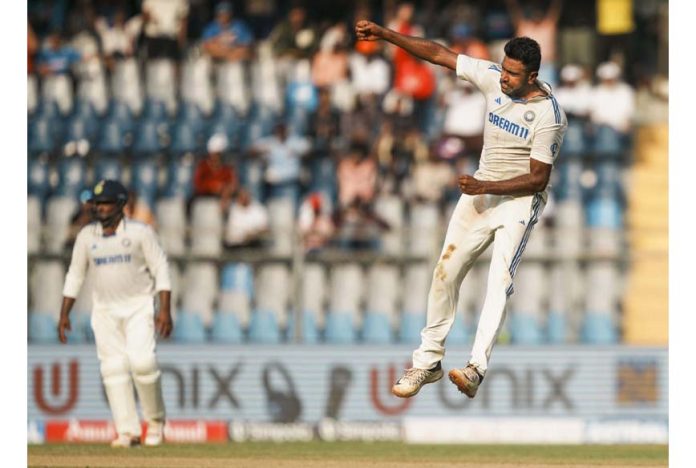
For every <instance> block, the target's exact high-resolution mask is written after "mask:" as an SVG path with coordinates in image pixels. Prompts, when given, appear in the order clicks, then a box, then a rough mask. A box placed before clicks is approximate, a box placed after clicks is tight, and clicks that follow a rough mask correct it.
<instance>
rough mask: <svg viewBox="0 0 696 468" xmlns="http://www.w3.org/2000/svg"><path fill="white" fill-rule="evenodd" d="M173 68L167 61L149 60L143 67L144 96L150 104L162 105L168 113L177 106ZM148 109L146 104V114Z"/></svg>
mask: <svg viewBox="0 0 696 468" xmlns="http://www.w3.org/2000/svg"><path fill="white" fill-rule="evenodd" d="M175 67H176V66H175V64H174V62H173V61H171V60H168V59H153V60H149V61H148V62H147V64H146V65H145V95H146V96H147V98H148V100H149V101H150V102H159V103H162V104H163V105H164V106H165V107H166V109H167V110H168V111H169V112H170V113H171V112H174V110H175V108H176V104H177V101H176V94H177V93H176V88H177V85H176V76H175V75H176V70H175ZM148 108H149V105H148V104H146V105H145V113H146V114H147V113H148ZM146 117H147V118H149V117H150V115H149V114H147V115H146Z"/></svg>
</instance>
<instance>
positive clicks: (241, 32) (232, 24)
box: [202, 1, 254, 62]
mask: <svg viewBox="0 0 696 468" xmlns="http://www.w3.org/2000/svg"><path fill="white" fill-rule="evenodd" d="M202 39H203V50H204V51H205V52H206V53H208V54H209V55H210V56H211V57H212V58H214V59H216V60H220V61H226V62H236V61H239V60H247V59H248V58H249V57H250V55H251V44H252V42H253V40H254V37H253V35H252V33H251V30H250V29H249V27H248V26H247V24H246V23H245V22H244V21H242V20H240V19H236V18H234V17H233V10H232V4H231V3H230V2H227V1H223V2H220V3H218V4H217V6H216V7H215V20H214V21H212V22H211V23H210V24H209V25H208V26H206V28H205V30H204V31H203V35H202Z"/></svg>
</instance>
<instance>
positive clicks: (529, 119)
mask: <svg viewBox="0 0 696 468" xmlns="http://www.w3.org/2000/svg"><path fill="white" fill-rule="evenodd" d="M534 117H536V114H535V113H534V111H527V112H525V113H524V115H523V116H522V118H523V119H524V121H525V122H527V123H532V122H533V121H534Z"/></svg>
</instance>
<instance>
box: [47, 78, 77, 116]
mask: <svg viewBox="0 0 696 468" xmlns="http://www.w3.org/2000/svg"><path fill="white" fill-rule="evenodd" d="M41 99H42V100H43V101H47V102H55V103H56V104H57V105H58V109H59V110H60V113H61V114H62V115H67V114H68V113H70V111H71V110H72V107H73V89H72V82H71V81H70V77H69V76H68V75H67V74H59V75H49V76H47V77H44V79H43V80H42V85H41Z"/></svg>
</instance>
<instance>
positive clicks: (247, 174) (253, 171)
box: [238, 158, 266, 201]
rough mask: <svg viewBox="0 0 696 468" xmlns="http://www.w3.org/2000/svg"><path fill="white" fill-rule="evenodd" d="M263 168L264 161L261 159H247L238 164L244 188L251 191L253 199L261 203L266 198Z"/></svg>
mask: <svg viewBox="0 0 696 468" xmlns="http://www.w3.org/2000/svg"><path fill="white" fill-rule="evenodd" d="M263 166H264V164H263V161H262V160H261V159H259V158H246V159H243V160H241V161H239V164H238V170H239V175H240V182H241V184H242V186H243V187H245V188H246V189H247V190H248V191H249V193H250V194H251V196H252V198H253V199H255V200H260V201H263V200H265V198H266V192H265V185H264V179H263Z"/></svg>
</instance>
